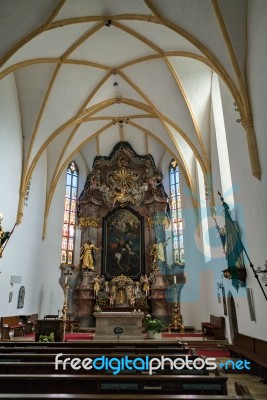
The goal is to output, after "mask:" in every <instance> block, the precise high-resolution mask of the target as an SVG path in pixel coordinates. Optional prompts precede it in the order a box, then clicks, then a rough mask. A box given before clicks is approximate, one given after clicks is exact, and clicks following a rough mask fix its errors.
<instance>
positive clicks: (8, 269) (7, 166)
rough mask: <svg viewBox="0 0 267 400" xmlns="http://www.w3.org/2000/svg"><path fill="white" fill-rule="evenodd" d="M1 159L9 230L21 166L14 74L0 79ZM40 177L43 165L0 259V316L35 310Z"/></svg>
mask: <svg viewBox="0 0 267 400" xmlns="http://www.w3.org/2000/svg"><path fill="white" fill-rule="evenodd" d="M0 159H1V163H2V166H3V170H2V175H1V183H0V199H1V204H0V207H1V212H3V214H4V220H3V222H2V226H3V228H4V230H11V229H12V227H13V225H14V223H15V221H16V215H17V206H18V198H19V187H20V179H21V169H22V134H21V126H20V110H19V104H18V102H17V91H16V83H15V80H14V77H13V75H10V76H8V77H7V78H5V79H3V80H2V81H0ZM42 177H43V172H42V167H41V168H37V169H36V172H35V173H34V175H33V177H32V185H31V189H30V197H29V201H28V207H27V208H25V210H24V219H23V223H22V224H20V225H18V226H17V227H16V228H15V230H14V233H13V235H12V236H11V238H10V240H9V242H8V244H7V246H6V248H5V250H4V252H3V257H2V258H1V259H0V271H1V272H2V273H1V275H0V293H1V302H0V315H1V316H6V315H22V314H31V313H36V312H38V309H37V303H36V296H37V292H38V283H39V279H38V272H39V259H40V252H39V247H40V243H41V230H40V226H41V224H40V221H41V219H42V212H43V210H42V207H43V199H44V193H45V185H43V179H42ZM12 275H17V276H21V277H22V282H21V285H23V286H25V302H24V307H23V308H22V309H17V300H18V292H19V287H20V286H21V285H20V284H14V285H13V286H12V285H10V278H11V276H12ZM10 292H13V298H12V302H10V303H9V302H8V299H9V293H10Z"/></svg>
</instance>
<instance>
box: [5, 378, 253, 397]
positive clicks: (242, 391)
mask: <svg viewBox="0 0 267 400" xmlns="http://www.w3.org/2000/svg"><path fill="white" fill-rule="evenodd" d="M235 389H236V395H213V394H205V395H203V394H197V395H196V394H192V395H191V394H186V395H184V394H162V395H161V394H154V393H152V394H147V393H146V394H143V393H138V399H140V400H254V397H253V396H251V394H250V393H249V391H248V389H247V388H246V386H245V385H244V384H240V383H239V382H235ZM58 398H59V395H58V394H46V393H42V394H40V393H38V394H36V393H35V394H32V393H26V394H17V393H10V394H0V399H1V400H3V399H4V400H7V399H17V400H19V399H24V400H25V399H27V400H30V399H39V400H47V399H58ZM60 398H61V399H70V400H82V399H83V400H125V399H126V398H127V400H136V394H131V393H128V394H127V397H126V395H125V394H124V393H116V394H102V393H101V394H66V392H64V393H61V394H60Z"/></svg>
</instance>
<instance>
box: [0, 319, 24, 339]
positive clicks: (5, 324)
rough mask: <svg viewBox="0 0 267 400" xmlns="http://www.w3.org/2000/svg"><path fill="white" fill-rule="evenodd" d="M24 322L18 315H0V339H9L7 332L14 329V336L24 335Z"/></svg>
mask: <svg viewBox="0 0 267 400" xmlns="http://www.w3.org/2000/svg"><path fill="white" fill-rule="evenodd" d="M24 327H25V324H23V322H22V321H21V319H20V316H19V315H13V316H10V317H1V326H0V331H1V333H2V336H1V340H10V336H9V333H10V331H14V336H23V335H24Z"/></svg>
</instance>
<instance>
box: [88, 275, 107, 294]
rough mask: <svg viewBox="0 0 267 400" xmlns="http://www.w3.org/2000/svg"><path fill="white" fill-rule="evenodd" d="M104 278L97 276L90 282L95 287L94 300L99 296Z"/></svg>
mask: <svg viewBox="0 0 267 400" xmlns="http://www.w3.org/2000/svg"><path fill="white" fill-rule="evenodd" d="M104 280H105V278H104V276H100V275H96V276H95V277H94V279H93V280H92V281H91V282H90V283H92V284H93V287H94V298H96V297H97V296H98V292H99V290H100V285H101V284H102V283H103V282H104Z"/></svg>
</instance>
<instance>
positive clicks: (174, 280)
mask: <svg viewBox="0 0 267 400" xmlns="http://www.w3.org/2000/svg"><path fill="white" fill-rule="evenodd" d="M173 283H174V284H175V283H176V276H174V277H173Z"/></svg>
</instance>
